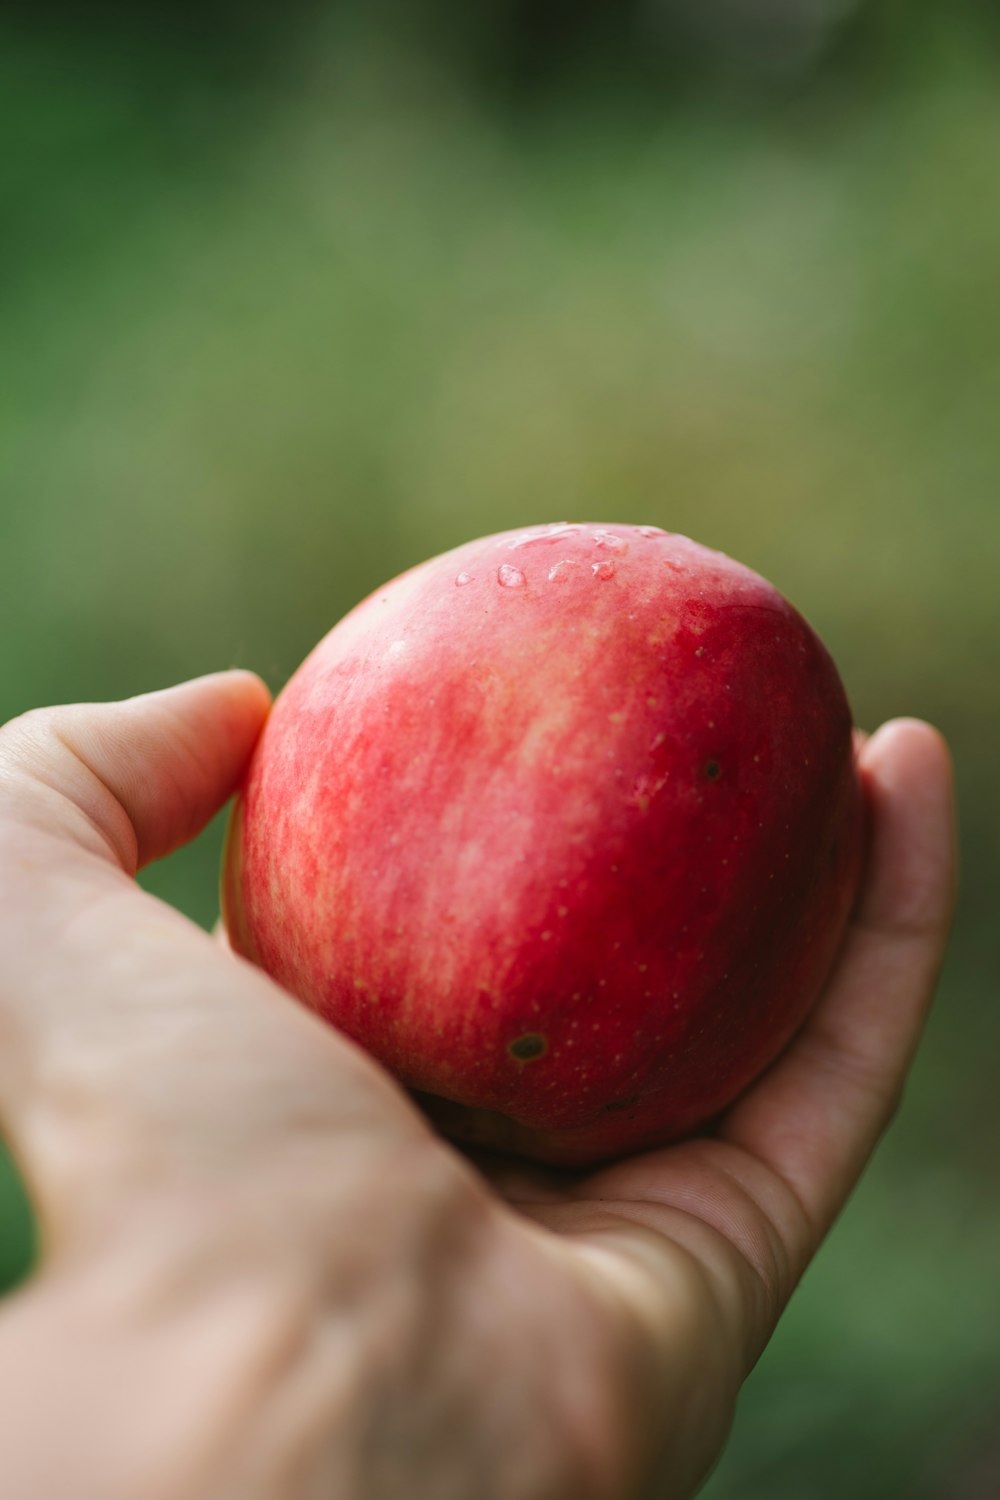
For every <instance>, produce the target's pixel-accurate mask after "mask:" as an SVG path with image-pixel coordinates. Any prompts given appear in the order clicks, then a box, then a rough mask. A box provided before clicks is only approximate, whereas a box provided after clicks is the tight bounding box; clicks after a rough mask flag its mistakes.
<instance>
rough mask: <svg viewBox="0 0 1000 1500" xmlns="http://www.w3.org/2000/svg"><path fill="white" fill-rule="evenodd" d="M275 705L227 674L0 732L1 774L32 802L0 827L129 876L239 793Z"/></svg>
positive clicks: (0, 812) (251, 682)
mask: <svg viewBox="0 0 1000 1500" xmlns="http://www.w3.org/2000/svg"><path fill="white" fill-rule="evenodd" d="M269 702H270V697H269V694H268V691H267V688H266V687H265V686H264V684H263V682H261V680H260V678H259V677H255V676H254V675H253V674H252V673H250V672H218V673H214V674H213V675H211V676H208V677H199V678H196V679H195V680H194V681H192V682H184V683H181V684H180V686H178V687H172V688H166V689H165V690H163V691H160V692H155V693H146V694H143V695H142V696H141V697H138V698H129V699H127V700H125V701H124V702H122V703H101V704H95V703H79V704H73V705H71V706H68V707H63V708H45V709H36V710H34V711H32V712H31V713H28V714H25V715H23V716H22V717H21V718H20V719H15V720H13V721H12V722H11V723H10V724H8V725H6V726H5V727H4V728H3V729H2V730H0V769H7V770H8V771H10V772H13V773H15V778H16V780H18V781H20V782H21V785H22V788H23V790H24V791H25V793H27V792H28V791H29V789H30V790H33V792H34V795H33V796H28V795H25V796H22V797H19V798H18V797H11V796H10V795H8V796H7V797H5V798H4V799H3V801H2V803H0V817H2V818H3V819H4V820H5V821H6V820H7V819H8V818H13V819H15V820H20V821H30V822H31V823H32V824H33V825H34V826H35V827H38V826H39V825H41V826H43V827H45V828H46V829H48V831H50V832H52V833H56V834H63V835H69V836H71V837H72V838H73V839H74V840H75V841H76V842H77V843H81V844H83V845H84V846H85V847H87V848H88V849H91V850H94V851H95V852H99V853H102V854H104V855H105V856H106V857H111V858H113V859H114V860H115V861H116V862H117V863H118V864H120V865H121V867H122V868H123V869H124V870H126V871H127V872H128V873H129V874H130V875H132V874H135V872H136V870H137V869H141V868H142V866H143V865H146V864H148V863H149V862H150V861H151V860H155V859H160V858H162V857H163V856H164V855H166V854H169V853H170V852H171V851H172V850H173V849H176V848H178V847H179V846H180V845H181V844H184V843H186V842H187V841H188V840H189V839H192V838H193V837H194V836H195V834H196V833H198V832H199V831H200V830H201V829H202V828H203V827H204V825H205V824H206V823H207V822H208V821H209V819H210V818H211V817H212V816H213V815H214V814H215V813H216V812H217V811H218V809H219V808H220V807H221V805H222V804H223V803H224V802H225V801H226V799H227V797H228V796H229V795H230V793H231V792H232V791H233V789H234V786H235V783H236V782H237V780H238V779H239V777H240V775H241V773H242V771H243V769H244V766H245V765H246V762H247V759H248V758H249V755H250V752H251V750H252V749H253V745H254V742H255V741H256V738H257V735H258V734H259V732H260V729H261V727H262V725H263V722H264V719H265V717H266V714H267V710H268V706H269Z"/></svg>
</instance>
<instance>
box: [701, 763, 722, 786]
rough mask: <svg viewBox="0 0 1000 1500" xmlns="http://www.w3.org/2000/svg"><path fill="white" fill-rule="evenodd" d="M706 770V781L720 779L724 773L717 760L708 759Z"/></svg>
mask: <svg viewBox="0 0 1000 1500" xmlns="http://www.w3.org/2000/svg"><path fill="white" fill-rule="evenodd" d="M704 772H705V780H706V781H718V779H719V777H720V776H721V775H722V767H721V766H720V765H719V762H718V761H717V760H706V762H705V766H704Z"/></svg>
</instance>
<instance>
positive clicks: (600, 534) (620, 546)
mask: <svg viewBox="0 0 1000 1500" xmlns="http://www.w3.org/2000/svg"><path fill="white" fill-rule="evenodd" d="M594 546H595V547H604V548H605V549H606V550H607V551H608V552H617V553H618V554H619V556H621V555H622V554H623V553H625V552H627V551H628V542H627V541H626V540H625V538H624V537H623V536H617V535H616V534H615V532H613V531H595V532H594Z"/></svg>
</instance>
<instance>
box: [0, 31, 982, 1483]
mask: <svg viewBox="0 0 1000 1500" xmlns="http://www.w3.org/2000/svg"><path fill="white" fill-rule="evenodd" d="M921 15H922V21H921V25H922V27H923V28H924V29H923V30H920V29H916V30H914V32H913V34H912V35H913V40H912V41H911V42H910V43H908V44H907V45H905V46H903V45H899V46H898V47H897V48H895V49H894V50H891V51H889V52H886V51H885V50H884V49H883V50H881V51H877V52H876V53H874V54H873V58H874V60H873V61H872V62H871V64H870V66H868V67H866V68H862V69H860V70H857V71H855V72H852V73H850V74H849V75H847V76H842V75H841V74H840V73H837V72H836V71H834V73H833V74H832V75H831V76H830V77H827V76H826V75H825V74H824V73H823V72H822V71H820V72H818V73H817V75H816V77H815V78H813V79H811V80H809V86H808V87H805V86H797V87H787V88H782V89H778V90H772V91H766V90H765V91H754V90H749V91H748V90H741V89H738V88H733V87H730V86H729V84H728V82H727V81H726V80H725V79H723V80H722V81H719V80H718V79H716V80H715V81H714V82H713V81H709V82H708V83H706V84H705V87H704V88H703V89H701V90H699V89H698V88H692V87H690V86H687V87H684V88H680V87H679V88H677V89H676V90H675V91H674V92H673V93H670V92H667V93H666V94H664V93H663V92H662V91H658V90H657V89H656V88H649V87H644V88H635V87H632V86H631V84H630V83H629V80H628V78H627V77H626V78H622V77H620V76H619V75H618V74H617V73H613V74H612V73H611V72H610V71H609V73H608V75H607V76H606V77H602V76H601V75H600V72H599V71H598V72H597V73H596V74H595V73H594V71H593V70H592V69H591V70H590V71H584V72H583V73H580V74H579V75H572V76H568V77H566V78H565V79H563V80H562V81H561V82H560V83H559V84H558V85H554V86H553V88H552V89H551V90H550V91H549V93H548V94H543V95H542V96H539V94H538V93H537V92H536V93H534V94H533V95H532V96H531V97H530V98H525V97H518V96H514V97H513V98H509V97H505V96H504V95H503V94H502V91H499V92H498V91H492V92H491V91H490V90H489V89H486V88H485V87H483V86H477V87H473V86H472V84H471V83H470V79H469V75H467V74H465V73H463V72H462V71H461V69H459V68H457V67H456V66H454V65H453V60H452V61H449V60H448V58H447V57H446V56H445V55H444V54H443V52H441V51H437V52H435V51H434V50H433V49H431V48H428V47H421V46H420V45H418V44H417V43H415V41H414V38H413V35H412V32H413V29H414V28H412V27H411V28H404V27H400V29H399V31H398V33H397V32H393V33H390V34H388V35H386V34H385V33H379V32H377V31H372V30H370V29H367V28H366V27H365V25H363V24H362V23H361V22H360V21H359V20H358V19H357V16H356V15H355V14H354V13H352V12H350V11H348V10H344V11H340V12H331V14H330V17H328V18H327V19H326V20H324V21H322V22H320V21H317V20H316V19H315V18H311V19H310V20H309V23H308V25H306V26H304V27H303V28H302V30H301V31H300V32H299V33H296V32H295V31H294V30H290V31H289V34H288V35H287V36H285V37H284V38H283V39H282V45H281V46H280V47H278V46H275V47H274V48H273V49H271V50H270V51H268V50H267V49H266V48H265V49H264V50H263V55H261V54H260V52H259V51H258V52H255V53H254V54H253V56H252V57H250V58H249V59H247V58H241V56H240V54H239V51H238V48H236V50H235V51H234V49H233V47H228V46H226V45H224V44H223V43H224V42H225V40H226V38H225V36H224V35H223V41H222V43H218V42H217V43H216V44H212V45H209V44H208V43H207V42H206V43H205V45H203V46H195V45H193V44H192V43H191V40H190V38H189V37H187V36H186V34H185V33H184V32H183V31H182V30H181V31H178V32H177V33H174V32H171V30H170V28H169V27H165V28H159V29H157V28H153V27H149V28H148V30H143V28H142V27H141V26H135V25H132V26H131V27H129V28H121V27H119V28H118V29H117V30H116V29H115V28H114V27H111V26H108V27H107V28H105V29H101V28H94V27H84V26H81V25H76V26H73V25H70V24H69V23H67V24H65V25H62V26H45V27H43V26H40V25H29V24H27V23H21V24H16V25H15V23H14V22H12V21H11V20H9V19H7V20H3V21H0V129H2V132H3V137H4V139H5V141H6V142H7V145H8V147H9V148H10V149H7V150H5V151H4V152H3V153H2V155H0V230H2V234H0V257H2V262H0V264H2V272H0V392H2V396H0V560H2V566H3V584H4V588H3V596H2V598H3V607H4V616H5V630H4V635H3V642H4V646H3V658H2V666H3V671H2V673H0V717H6V716H8V715H10V714H13V713H16V712H18V711H19V710H21V709H23V708H26V707H28V706H30V705H31V704H34V703H40V702H46V701H60V700H73V699H80V698H105V697H111V696H115V695H122V694H126V693H131V692H137V691H141V690H143V689H145V688H148V687H152V686H156V685H160V684H162V683H166V682H169V681H172V680H175V679H177V678H180V677H183V676H187V675H191V674H194V673H197V672H200V671H205V670H209V669H213V668H216V667H220V666H225V665H229V664H241V665H248V666H253V667H255V668H256V669H258V670H259V671H261V672H262V673H263V674H264V675H265V676H266V677H267V678H268V679H269V681H270V682H271V683H272V685H273V686H275V687H277V686H280V684H281V682H282V681H283V680H284V678H285V677H286V676H287V675H288V673H289V672H290V671H291V670H292V669H293V668H294V666H295V665H296V664H297V662H298V661H299V659H300V658H301V657H302V656H303V655H304V654H305V652H306V651H307V650H308V649H309V647H310V646H311V645H312V644H313V643H314V642H315V641H316V640H317V639H318V638H319V636H320V635H322V634H323V633H324V632H325V631H326V630H327V629H328V628H329V627H330V626H331V625H332V624H333V623H334V621H335V620H336V619H337V618H338V617H339V616H340V615H341V614H342V613H343V612H344V611H345V610H346V609H347V608H349V607H350V606H351V605H352V604H353V603H354V602H355V601H356V600H357V599H359V598H360V597H361V596H362V595H364V594H365V593H366V592H367V591H369V590H370V589H371V588H373V587H374V586H376V585H377V584H378V583H380V582H381V581H383V580H384V579H385V578H387V577H389V576H391V575H392V574H393V573H395V572H397V571H399V570H400V569H402V568H404V567H406V566H409V565H410V564H411V563H414V562H416V561H419V560H420V559H421V558H423V557H425V556H428V555H430V554H431V553H433V552H435V551H438V550H441V549H442V548H445V547H448V546H451V545H454V544H457V543H458V542H460V541H462V540H465V539H467V538H468V537H470V536H473V535H476V534H478V533H482V532H485V531H489V530H493V529H500V528H502V527H507V526H517V525H522V524H526V523H528V522H533V521H540V520H550V519H561V518H570V517H581V518H593V519H607V520H612V519H619V520H631V521H643V522H652V523H655V524H659V525H663V526H666V527H668V528H670V529H673V530H679V531H684V532H686V533H688V534H690V535H692V536H695V537H697V538H698V539H699V540H701V541H704V542H706V543H709V544H710V545H713V546H717V547H721V548H722V549H724V550H726V551H728V552H730V553H732V554H733V555H735V556H737V557H740V558H741V559H742V560H743V561H745V562H748V563H750V564H751V565H753V566H755V567H757V568H758V569H759V570H760V571H762V572H763V573H765V574H766V575H767V576H768V577H770V578H772V579H773V581H774V582H775V583H777V584H778V585H779V587H781V588H782V589H783V590H784V591H785V592H786V593H787V594H788V595H789V596H790V597H791V598H792V599H793V600H794V601H795V602H796V603H797V604H798V605H799V606H800V607H801V608H802V609H803V610H804V612H805V613H806V614H807V615H808V616H809V617H810V619H811V620H812V621H813V623H814V624H815V625H816V626H817V628H818V629H819V630H820V632H821V634H822V635H823V636H824V638H825V639H826V641H827V643H828V644H829V646H830V647H831V650H832V651H833V653H834V655H835V657H836V659H837V660H838V662H839V664H840V666H841V669H842V672H843V675H844V678H845V681H846V683H847V686H848V690H849V693H850V695H851V698H852V701H853V703H854V705H855V709H856V714H857V717H858V720H859V722H861V723H863V724H866V725H874V724H875V723H877V722H879V721H880V720H881V719H883V718H885V717H888V716H890V715H892V714H896V713H916V714H921V715H925V716H927V717H929V718H931V719H933V720H935V721H936V722H937V723H939V724H940V725H941V726H942V727H943V728H944V730H945V731H946V732H947V734H948V735H949V737H950V739H951V741H952V743H953V746H954V749H955V753H956V758H957V763H958V769H959V780H960V790H961V803H962V813H963V828H962V837H963V849H964V868H965V879H964V894H963V902H962V909H961V912H960V918H959V928H958V934H957V940H956V943H955V947H954V951H953V954H952V957H951V960H950V962H949V966H948V969H947V972H946V976H945V981H944V984H943V986H942V994H941V1000H940V1003H939V1006H938V1010H937V1013H936V1015H935V1017H934V1019H933V1021H932V1025H931V1029H930V1034H929V1037H928V1040H927V1043H926V1045H925V1047H924V1050H923V1052H922V1055H921V1058H920V1061H919V1064H918V1068H917V1072H916V1075H915V1078H914V1081H913V1084H912V1086H911V1089H910V1093H909V1097H908V1101H907V1107H906V1109H905V1110H904V1112H903V1114H902V1116H901V1118H900V1120H899V1122H898V1124H897V1125H896V1127H895V1128H894V1130H893V1133H892V1135H891V1137H890V1140H889V1142H888V1144H887V1146H886V1148H885V1149H884V1150H883V1151H882V1152H881V1153H880V1155H879V1157H878V1158H877V1160H876V1162H875V1164H874V1166H873V1167H872V1169H871V1170H870V1172H869V1174H868V1176H867V1178H866V1180H865V1183H864V1184H863V1187H862V1190H861V1192H860V1193H859V1195H858V1197H857V1199H856V1200H855V1201H854V1203H853V1204H852V1205H851V1207H850V1209H849V1210H848V1212H847V1214H846V1215H845V1219H844V1222H843V1224H842V1225H841V1226H840V1228H839V1230H838V1232H837V1234H836V1235H835V1237H834V1239H833V1240H832V1242H831V1244H830V1245H829V1247H828V1248H827V1249H826V1251H825V1252H824V1254H823V1255H822V1256H821V1258H820V1260H819V1262H818V1264H817V1266H816V1268H815V1270H814V1271H813V1272H811V1273H810V1276H809V1277H808V1278H807V1281H806V1284H805V1285H804V1287H803V1288H802V1290H801V1292H800V1294H799V1296H798V1297H797V1299H796V1302H795V1304H794V1306H793V1309H792V1311H791V1313H790V1315H789V1317H788V1319H787V1320H786V1322H785V1324H784V1325H783V1327H782V1330H781V1332H780V1334H779V1336H778V1338H777V1339H776V1341H775V1343H774V1345H773V1347H772V1349H771V1350H770V1351H769V1352H768V1354H767V1355H766V1356H765V1358H764V1360H763V1362H762V1364H761V1367H760V1369H759V1371H758V1372H757V1373H756V1375H755V1376H754V1379H753V1380H752V1381H751V1382H750V1384H749V1387H748V1389H747V1393H746V1396H745V1400H744V1403H743V1406H742V1408H741V1414H740V1418H739V1421H738V1423H737V1428H736V1432H735V1434H734V1438H733V1441H732V1443H731V1445H730V1449H729V1451H728V1453H727V1455H726V1457H725V1459H724V1460H723V1462H722V1464H721V1465H720V1468H719V1470H718V1472H717V1474H716V1475H715V1476H714V1478H713V1480H712V1481H711V1482H710V1484H709V1486H708V1487H707V1489H706V1492H705V1493H706V1495H708V1496H710V1497H711V1500H737V1497H746V1496H754V1497H756V1496H759V1495H762V1494H766V1495H768V1496H769V1497H773V1500H782V1497H787V1500H810V1497H816V1500H834V1497H836V1500H841V1497H842V1496H844V1495H846V1494H850V1495H851V1496H852V1497H857V1500H890V1497H891V1500H896V1497H899V1496H902V1495H906V1496H907V1500H925V1497H926V1500H937V1497H942V1500H943V1497H945V1496H949V1497H951V1496H953V1495H955V1494H957V1493H958V1491H959V1480H960V1478H961V1476H962V1475H964V1474H966V1472H967V1471H968V1472H972V1469H973V1467H974V1465H975V1463H976V1462H977V1461H978V1459H977V1455H978V1454H979V1453H980V1452H981V1450H982V1449H983V1448H984V1446H985V1445H988V1441H989V1439H988V1433H989V1429H990V1426H991V1423H992V1425H993V1426H994V1427H995V1425H996V1422H997V1417H998V1407H1000V1395H998V1391H1000V1348H998V1347H997V1344H996V1338H995V1331H996V1328H997V1327H998V1326H1000V1317H998V1314H1000V1277H998V1275H997V1269H996V1268H997V1263H998V1260H1000V1197H998V1194H997V1189H996V1168H995V1150H996V1144H995V1143H996V1141H997V1138H998V1131H1000V1101H998V1096H997V1091H996V1088H995V1084H994V1074H993V1068H994V1065H995V1060H996V1059H997V1057H998V1056H1000V1017H998V1014H997V1010H996V1004H995V995H996V992H997V983H998V979H1000V939H998V936H997V931H996V923H995V902H996V888H997V882H996V851H997V849H998V848H1000V788H998V783H997V777H996V764H997V730H998V726H1000V712H998V709H1000V704H998V691H1000V690H998V683H1000V645H998V642H1000V589H998V587H997V565H998V557H1000V507H998V503H997V497H996V493H995V491H996V476H997V473H998V467H1000V426H998V424H997V420H996V412H997V409H998V405H1000V194H998V193H997V191H996V162H997V159H998V151H1000V94H998V90H997V74H998V63H997V59H996V56H995V54H994V53H993V52H992V51H991V50H990V48H989V47H987V46H986V45H985V44H984V37H983V34H982V33H981V32H980V31H979V30H977V29H976V27H975V26H974V25H973V23H972V20H971V19H970V17H972V16H973V11H971V10H969V11H967V10H966V8H965V7H956V8H955V9H954V10H953V11H951V12H938V13H937V14H935V13H934V12H933V11H931V10H928V11H927V12H921ZM900 35H902V33H900ZM236 40H238V38H236ZM404 41H405V45H404ZM234 46H235V42H234ZM220 838H221V827H220V825H219V824H218V823H217V824H216V825H214V826H213V829H212V830H211V831H210V832H209V834H208V835H207V836H206V837H205V838H204V839H203V840H201V841H199V842H198V844H196V845H194V846H193V847H192V848H191V849H189V850H186V851H184V852H183V853H182V854H180V855H178V856H176V857H175V858H174V859H173V860H171V861H168V862H167V863H166V864H164V865H163V866H161V867H159V868H158V869H156V870H154V871H152V872H150V873H149V875H148V876H147V877H145V879H146V882H147V884H149V885H150V886H151V887H152V888H153V889H155V890H157V891H158V892H160V893H161V894H162V895H164V896H165V897H166V898H168V899H170V900H172V901H174V902H175V904H177V905H179V906H181V907H182V908H183V909H185V910H187V911H188V912H190V913H191V915H192V916H194V917H195V918H196V919H197V920H198V921H201V922H203V923H205V924H208V923H209V922H210V921H211V920H212V918H213V916H214V911H215V903H216V897H215V888H216V869H217V862H218V853H219V843H220ZM29 1227H30V1226H29V1220H28V1217H27V1214H26V1210H25V1207H24V1204H23V1200H22V1199H21V1198H19V1197H18V1190H17V1187H16V1179H14V1178H12V1177H11V1178H9V1181H8V1177H4V1178H3V1179H2V1181H0V1276H2V1277H3V1279H4V1281H6V1282H8V1283H9V1282H10V1281H12V1280H13V1279H14V1278H15V1276H16V1274H18V1273H19V1271H20V1270H21V1269H23V1267H24V1266H25V1265H26V1263H27V1260H28V1257H29V1254H30V1233H29ZM975 1482H976V1481H972V1480H970V1481H969V1483H970V1484H974V1483H975ZM962 1493H963V1494H967V1495H969V1496H972V1495H974V1494H978V1493H980V1492H979V1491H977V1490H975V1489H974V1488H972V1489H969V1488H967V1489H965V1490H962ZM981 1493H982V1495H984V1496H985V1495H986V1494H987V1493H988V1490H987V1489H986V1488H983V1489H982V1491H981Z"/></svg>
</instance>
